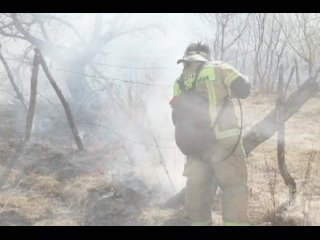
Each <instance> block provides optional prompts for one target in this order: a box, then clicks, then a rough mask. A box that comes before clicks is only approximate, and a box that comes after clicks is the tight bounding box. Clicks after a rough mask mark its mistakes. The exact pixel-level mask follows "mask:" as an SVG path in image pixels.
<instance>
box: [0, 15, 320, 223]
mask: <svg viewBox="0 0 320 240" xmlns="http://www.w3.org/2000/svg"><path fill="white" fill-rule="evenodd" d="M319 23H320V15H319V14H305V13H301V14H282V13H261V14H258V13H250V14H245V13H243V14H231V13H216V14H48V13H46V14H27V13H19V14H15V13H1V14H0V41H1V42H0V43H1V55H2V56H3V60H2V61H1V63H0V79H1V86H0V87H1V89H0V90H1V94H0V100H1V102H0V120H1V121H0V175H1V176H4V175H5V173H6V172H8V169H9V174H8V177H7V178H6V179H5V181H4V182H3V183H1V184H2V189H1V190H0V225H38V226H44V225H187V224H188V223H187V222H186V221H185V219H184V213H183V210H182V208H166V207H164V205H165V204H166V202H167V200H168V199H170V198H171V197H172V196H175V195H176V194H177V193H178V192H179V191H180V190H181V189H183V187H184V185H185V178H184V177H183V176H182V173H183V166H184V163H185V158H184V156H183V155H182V154H181V152H180V151H179V149H178V148H177V147H176V144H175V142H174V128H173V124H172V123H171V109H170V105H169V101H170V99H171V97H172V88H173V82H174V80H175V79H176V78H177V77H178V76H179V73H180V70H181V66H178V65H176V60H177V59H178V58H180V57H181V56H182V55H183V51H184V49H185V47H186V46H187V44H188V43H189V42H191V41H198V40H204V41H205V42H207V43H208V44H209V45H210V47H211V48H212V57H213V59H216V60H223V61H226V62H228V63H230V64H232V65H233V66H235V67H236V68H238V69H239V70H240V71H242V72H243V73H244V74H245V75H247V76H248V79H249V80H250V81H251V83H252V86H253V87H252V93H251V96H250V97H249V98H248V99H246V100H244V101H243V118H244V129H243V132H244V133H243V136H244V137H245V136H246V134H249V133H252V135H250V136H251V137H250V138H247V139H249V140H250V141H251V142H250V141H249V140H248V142H250V144H251V145H250V146H253V145H254V148H253V149H252V151H251V150H250V153H249V155H248V159H247V166H248V185H249V187H250V192H249V216H250V217H251V219H252V222H253V224H254V225H319V215H318V203H319V202H318V201H319V194H320V193H319V191H318V190H317V189H318V188H319V179H318V176H319V174H318V165H319V160H320V158H319V156H320V155H319V147H318V146H319V139H318V137H317V136H319V134H320V133H319V127H318V123H319V121H320V119H319V112H318V109H319V108H318V106H319V94H318V91H319V88H318V82H319V80H318V73H319V69H320V65H319V59H318V58H319V56H320V55H319V54H318V51H319V37H318V31H317V28H318V26H319ZM34 49H39V50H40V51H41V53H42V55H43V57H44V60H45V62H46V64H47V66H48V71H49V72H50V74H51V75H52V77H53V79H54V80H55V82H56V84H57V86H58V87H59V89H60V90H61V93H62V94H63V96H64V97H65V99H66V101H67V103H68V105H69V106H70V110H71V113H72V116H73V119H74V125H75V127H76V129H77V133H78V135H79V137H80V139H81V141H82V143H83V146H84V148H85V150H84V151H80V150H79V149H78V146H77V144H76V142H75V137H74V131H72V130H71V127H70V122H68V119H67V117H66V112H65V106H64V105H63V104H62V103H61V100H60V99H59V97H58V96H57V94H56V91H54V89H53V87H52V84H51V83H50V82H49V80H48V77H47V75H46V73H45V71H44V69H43V68H42V66H41V65H40V67H39V73H38V75H37V76H38V86H37V95H36V105H35V114H34V118H33V124H32V132H31V138H30V140H29V141H27V142H26V144H25V146H24V148H23V149H22V152H21V154H20V155H19V158H18V159H17V161H16V163H15V164H14V166H11V165H10V163H12V159H13V158H14V156H15V155H16V152H17V149H19V144H20V141H21V139H23V138H24V134H25V130H26V119H27V115H28V109H29V103H30V94H31V88H30V87H31V86H30V83H31V81H30V80H31V75H32V70H33V69H34V66H35V64H34V56H35V51H34ZM280 66H282V68H283V69H284V74H283V75H284V80H285V83H284V85H285V86H284V90H285V100H286V103H287V105H285V106H286V107H287V112H286V114H287V115H286V119H285V120H286V121H287V122H286V139H285V141H286V162H287V165H288V171H289V172H290V173H291V174H292V176H293V177H294V179H295V180H296V183H297V189H298V196H297V199H296V201H295V203H294V205H293V206H291V208H290V209H289V210H288V209H286V210H285V211H284V210H283V207H282V206H283V204H284V203H285V202H286V201H287V198H288V196H287V191H288V189H287V186H286V185H285V184H284V183H283V179H282V177H281V175H280V172H279V169H278V166H277V158H276V134H275V130H274V128H275V122H274V121H273V120H274V119H273V118H272V117H271V118H270V119H267V120H268V121H265V122H264V124H263V125H262V128H263V132H260V130H259V129H260V128H256V129H257V131H256V132H254V131H252V129H254V127H255V126H256V124H258V123H260V122H261V121H263V120H264V119H265V117H266V116H267V115H268V114H269V113H270V112H272V110H274V109H275V107H276V106H275V103H276V98H277V84H278V80H279V69H280ZM308 81H309V82H308ZM305 84H307V85H305ZM294 94H295V95H294ZM290 97H291V98H290ZM298 105H299V107H295V106H298ZM234 107H235V109H236V112H237V116H238V118H239V119H240V112H239V110H238V107H237V104H236V103H235V104H234ZM259 134H260V135H259ZM262 135H264V136H262ZM269 135H271V136H269ZM264 138H265V139H264ZM261 139H264V140H263V141H262V140H261ZM259 141H260V142H259ZM257 142H259V144H258V143H257ZM252 144H253V145H252ZM251 148H252V147H251ZM213 209H214V221H215V224H216V225H219V224H221V222H222V220H221V191H220V190H218V191H217V193H216V194H215V201H214V206H213Z"/></svg>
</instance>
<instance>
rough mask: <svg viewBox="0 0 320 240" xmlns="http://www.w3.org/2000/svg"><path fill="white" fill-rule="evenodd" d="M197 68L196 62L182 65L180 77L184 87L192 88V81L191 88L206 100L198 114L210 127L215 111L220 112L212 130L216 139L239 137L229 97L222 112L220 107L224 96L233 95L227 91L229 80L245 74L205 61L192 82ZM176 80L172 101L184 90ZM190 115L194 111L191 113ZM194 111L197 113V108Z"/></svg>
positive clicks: (218, 63)
mask: <svg viewBox="0 0 320 240" xmlns="http://www.w3.org/2000/svg"><path fill="white" fill-rule="evenodd" d="M196 67H197V65H196V64H190V66H188V67H185V68H184V70H183V72H182V74H181V77H180V78H181V79H182V80H183V83H184V88H185V90H188V89H190V88H192V87H193V84H194V89H193V90H192V91H195V92H196V93H197V94H199V95H201V96H202V97H203V98H205V99H206V100H207V101H206V102H207V104H206V106H205V109H206V110H205V111H204V112H203V114H201V115H203V116H201V117H202V118H203V119H207V120H208V121H210V123H211V126H213V125H214V122H215V119H216V117H217V115H218V113H221V116H220V117H219V121H218V122H217V124H216V125H215V127H214V129H213V131H214V132H215V134H216V139H217V140H218V141H219V140H221V139H225V138H230V137H236V136H237V137H238V135H239V134H240V128H239V126H238V120H237V117H236V115H235V112H234V107H233V104H232V102H231V101H230V99H228V98H227V100H226V103H225V104H224V109H223V111H222V112H221V110H220V109H221V107H222V106H223V102H224V101H225V100H224V99H226V97H227V96H229V97H233V93H232V91H231V90H230V85H231V84H232V82H233V81H235V80H236V79H237V78H239V77H242V78H244V76H243V75H242V74H241V73H240V72H239V71H237V70H236V69H235V68H233V67H232V66H230V65H229V64H227V63H224V62H220V61H219V62H218V61H212V62H206V63H204V65H203V67H202V69H201V70H200V72H199V75H198V78H197V81H196V82H195V78H196ZM180 78H179V79H180ZM179 79H177V80H176V82H175V84H174V89H173V100H174V99H175V98H178V97H179V95H181V94H182V92H183V91H182V89H180V86H179V84H178V80H179ZM199 107H200V106H199ZM190 114H193V113H192V112H191V113H190ZM197 114H199V111H198V113H197ZM173 121H174V119H173Z"/></svg>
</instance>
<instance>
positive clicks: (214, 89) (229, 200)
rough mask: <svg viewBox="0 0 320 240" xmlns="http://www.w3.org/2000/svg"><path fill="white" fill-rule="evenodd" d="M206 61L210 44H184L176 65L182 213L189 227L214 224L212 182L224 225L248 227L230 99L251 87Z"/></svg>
mask: <svg viewBox="0 0 320 240" xmlns="http://www.w3.org/2000/svg"><path fill="white" fill-rule="evenodd" d="M210 56H211V53H210V48H209V46H208V45H206V44H204V43H202V42H196V43H191V44H189V45H188V47H187V48H186V50H185V54H184V56H183V58H181V59H179V60H178V61H177V63H178V64H179V63H182V64H183V71H182V74H181V76H180V77H179V78H178V79H177V80H176V81H175V83H174V91H173V98H172V100H171V101H170V104H171V107H172V121H173V124H174V125H175V140H176V143H177V145H178V147H179V148H180V150H181V151H182V152H183V153H184V154H185V155H186V164H185V167H184V172H183V175H184V176H185V177H186V178H187V182H186V194H185V203H186V205H185V210H186V214H187V218H188V219H189V221H190V224H191V225H194V226H202V225H212V211H211V209H212V201H213V199H212V197H213V196H212V189H213V183H214V179H215V180H216V181H217V182H218V185H219V187H220V189H221V190H222V217H223V222H224V225H238V226H242V225H249V219H248V215H247V203H248V196H247V191H248V190H247V169H246V165H245V157H246V156H245V153H244V150H243V146H242V142H241V134H240V133H241V129H240V127H239V124H238V120H237V117H236V115H235V111H234V107H233V103H232V101H231V98H241V99H244V98H246V97H248V95H249V94H250V83H249V82H248V80H247V79H246V77H245V76H244V75H243V74H241V73H240V72H239V71H238V70H236V69H235V68H233V67H232V66H230V65H229V64H227V63H225V62H222V61H213V60H211V57H210Z"/></svg>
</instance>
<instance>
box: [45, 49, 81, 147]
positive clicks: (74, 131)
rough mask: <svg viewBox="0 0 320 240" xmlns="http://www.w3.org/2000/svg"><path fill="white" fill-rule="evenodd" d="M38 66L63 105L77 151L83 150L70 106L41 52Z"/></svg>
mask: <svg viewBox="0 0 320 240" xmlns="http://www.w3.org/2000/svg"><path fill="white" fill-rule="evenodd" d="M39 51H40V50H39ZM40 64H41V66H42V69H43V71H44V72H45V74H46V76H47V78H48V80H49V82H50V83H51V86H52V87H53V89H54V90H55V92H56V93H57V95H58V97H59V99H60V101H61V103H62V105H63V108H64V111H65V113H66V116H67V119H68V122H69V125H70V128H71V131H72V134H73V137H74V140H75V142H76V144H77V146H78V149H79V150H84V146H83V143H82V140H81V138H80V137H79V133H78V129H77V127H76V125H75V122H74V119H73V115H72V112H71V109H70V106H69V104H68V102H67V100H66V99H65V98H64V96H63V94H62V92H61V90H60V88H59V87H58V85H57V83H56V81H55V80H54V79H53V77H52V76H51V74H50V72H49V69H48V66H47V64H46V62H45V60H44V58H43V56H42V55H41V52H40Z"/></svg>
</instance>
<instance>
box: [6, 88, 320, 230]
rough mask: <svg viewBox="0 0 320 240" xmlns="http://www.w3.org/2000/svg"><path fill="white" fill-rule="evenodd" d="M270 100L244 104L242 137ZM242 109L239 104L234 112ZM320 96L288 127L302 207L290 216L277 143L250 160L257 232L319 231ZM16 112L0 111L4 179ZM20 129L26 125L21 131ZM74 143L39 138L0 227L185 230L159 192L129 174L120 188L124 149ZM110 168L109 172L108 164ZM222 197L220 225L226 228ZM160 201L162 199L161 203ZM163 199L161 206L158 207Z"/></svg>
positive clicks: (14, 178) (263, 97)
mask: <svg viewBox="0 0 320 240" xmlns="http://www.w3.org/2000/svg"><path fill="white" fill-rule="evenodd" d="M274 103H275V97H274V96H273V95H272V94H261V93H260V94H257V93H256V94H255V93H254V94H252V95H251V96H250V98H249V99H247V100H245V101H243V112H244V123H245V125H244V131H245V132H246V131H248V130H249V129H250V127H252V126H253V125H254V124H255V123H256V122H258V121H259V120H261V119H262V118H263V117H264V116H265V115H266V114H267V113H268V111H269V110H271V109H272V108H273V107H274ZM235 106H236V104H235ZM319 106H320V96H319V95H316V96H315V97H314V98H312V99H310V100H309V101H308V102H307V103H306V104H305V105H304V106H303V107H302V109H301V110H300V111H299V112H298V113H296V114H295V115H294V116H293V117H292V118H291V119H290V120H289V121H287V123H286V161H287V166H288V169H289V172H290V173H291V174H292V176H293V177H294V178H295V180H296V182H297V189H298V194H297V199H296V201H295V202H294V205H293V206H292V207H291V208H290V209H289V210H288V211H286V212H284V211H281V208H280V207H281V206H282V205H283V203H285V202H286V200H287V198H288V194H287V193H288V189H287V187H286V186H285V185H284V183H283V180H282V178H281V176H280V174H279V170H278V167H277V161H276V136H274V137H273V138H271V139H270V140H268V141H267V142H265V143H263V144H262V145H260V146H259V147H257V148H256V149H255V150H254V151H253V152H252V153H250V155H249V157H248V159H247V167H248V185H249V216H250V219H251V221H252V224H253V225H320V215H319V211H318V210H319V206H320V201H319V200H320V177H319V176H320V174H319V163H320V153H319V151H320V150H319V146H320V139H319V137H318V136H320V128H319V126H320V125H319V123H320V110H319V109H320V108H319ZM14 111H17V109H16V108H12V107H10V106H4V105H2V106H0V116H1V117H0V118H1V119H0V120H1V123H0V134H1V140H0V174H1V175H2V174H3V173H4V171H5V168H6V165H7V164H8V162H9V161H10V159H11V157H12V154H13V153H14V151H15V149H16V147H17V144H18V142H19V139H20V137H21V136H22V133H23V123H24V120H23V118H21V119H19V118H17V116H16V115H14ZM19 123H20V124H19ZM70 142H72V138H70V136H69V137H66V136H63V134H56V135H55V134H54V133H50V134H47V135H45V136H41V137H33V138H32V139H31V141H30V142H29V143H28V144H27V145H26V147H25V149H24V151H23V154H22V155H21V157H20V158H19V160H18V161H17V164H16V165H15V166H14V168H13V169H12V171H11V174H10V176H9V178H8V180H7V181H6V182H5V184H4V185H3V188H2V189H1V191H0V225H35V226H43V225H77V226H78V225H185V224H187V223H186V222H185V221H184V220H183V218H182V217H181V215H182V213H181V210H174V209H166V208H163V207H162V204H163V203H164V201H163V198H160V197H158V196H159V195H161V191H160V189H158V191H157V189H153V188H150V189H149V187H148V185H147V183H146V182H139V180H138V179H136V178H135V177H134V176H131V175H130V174H129V175H127V176H126V179H127V180H126V181H128V182H130V183H133V182H135V183H136V186H139V187H135V188H133V187H131V186H132V184H131V185H130V184H127V183H128V182H127V183H126V182H125V181H119V179H118V178H116V177H115V176H114V175H113V174H112V171H111V169H112V168H113V167H114V166H115V165H114V159H115V156H119V154H117V153H119V151H120V150H119V149H121V144H120V143H119V142H118V141H115V142H112V141H111V142H108V144H107V145H106V144H103V143H101V142H99V141H98V140H97V141H93V140H92V141H91V143H90V144H87V145H86V151H85V152H78V151H77V150H76V148H75V145H74V144H73V142H72V143H70ZM108 163H110V164H108ZM219 196H220V195H219V193H218V195H217V196H216V201H215V205H214V213H213V216H214V224H215V225H221V223H222V219H221V206H220V200H219ZM156 199H159V201H158V202H157V201H156ZM160 199H161V201H160Z"/></svg>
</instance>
